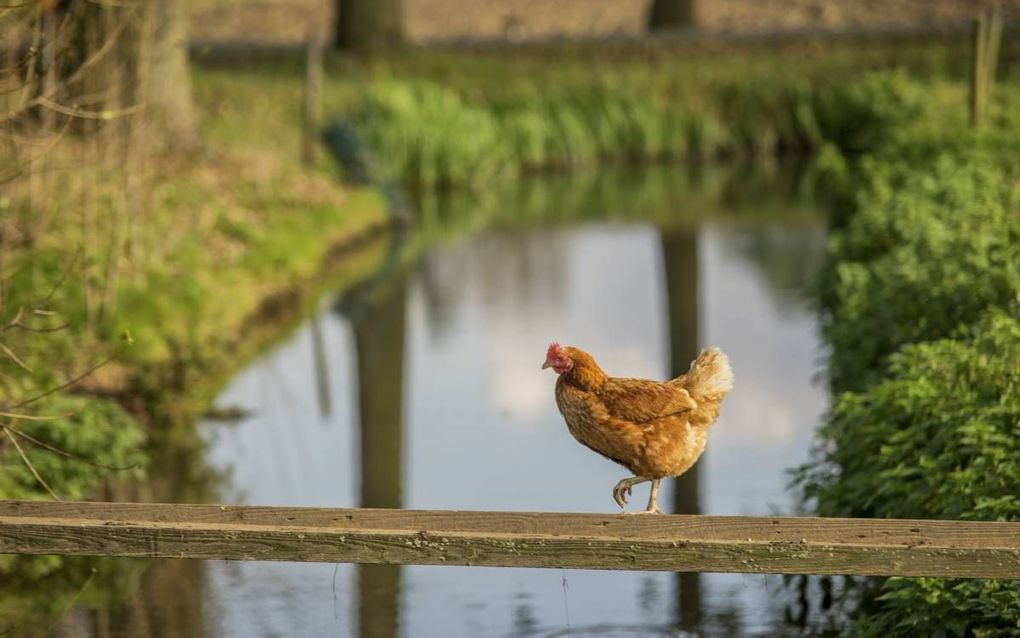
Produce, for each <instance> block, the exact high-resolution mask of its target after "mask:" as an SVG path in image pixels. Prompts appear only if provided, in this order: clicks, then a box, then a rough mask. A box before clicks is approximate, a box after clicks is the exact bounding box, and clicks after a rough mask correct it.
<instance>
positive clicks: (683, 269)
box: [662, 228, 704, 630]
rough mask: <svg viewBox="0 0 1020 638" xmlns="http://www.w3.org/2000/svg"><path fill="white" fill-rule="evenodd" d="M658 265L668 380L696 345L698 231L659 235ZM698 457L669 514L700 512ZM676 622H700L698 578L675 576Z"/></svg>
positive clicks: (691, 625)
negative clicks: (663, 292) (666, 335)
mask: <svg viewBox="0 0 1020 638" xmlns="http://www.w3.org/2000/svg"><path fill="white" fill-rule="evenodd" d="M662 263H663V273H664V279H665V288H666V303H667V315H668V318H669V319H668V323H669V376H670V377H678V376H680V375H681V374H684V373H685V372H687V369H688V368H689V367H690V363H691V361H693V360H694V358H695V357H697V355H698V352H699V351H700V347H701V344H700V342H699V336H698V310H699V305H698V272H699V268H698V231H697V229H696V228H680V229H671V230H664V231H662ZM703 466H704V463H703V461H702V460H701V459H699V460H698V462H697V463H695V464H694V466H693V467H691V469H689V470H688V471H687V472H686V473H684V474H683V475H681V476H679V477H677V478H676V479H675V480H674V481H673V513H674V514H701V495H700V490H699V485H698V483H699V477H700V476H701V472H702V467H703ZM676 585H677V592H678V599H677V618H676V624H677V626H678V627H680V628H681V629H688V630H694V629H697V628H698V627H699V625H700V624H701V576H700V574H698V573H697V572H686V573H681V574H677V582H676Z"/></svg>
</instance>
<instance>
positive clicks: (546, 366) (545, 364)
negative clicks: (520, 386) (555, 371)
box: [542, 360, 552, 370]
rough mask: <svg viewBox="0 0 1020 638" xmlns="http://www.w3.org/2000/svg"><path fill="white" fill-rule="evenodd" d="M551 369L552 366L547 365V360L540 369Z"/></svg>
mask: <svg viewBox="0 0 1020 638" xmlns="http://www.w3.org/2000/svg"><path fill="white" fill-rule="evenodd" d="M551 367H552V364H551V363H549V361H548V360H546V362H545V363H543V364H542V369H543V370H545V369H546V368H551Z"/></svg>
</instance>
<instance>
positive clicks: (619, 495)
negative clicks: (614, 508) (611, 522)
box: [613, 476, 649, 509]
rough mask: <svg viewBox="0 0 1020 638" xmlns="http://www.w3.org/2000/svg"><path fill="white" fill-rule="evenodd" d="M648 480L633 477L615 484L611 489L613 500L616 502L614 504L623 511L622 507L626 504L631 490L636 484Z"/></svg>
mask: <svg viewBox="0 0 1020 638" xmlns="http://www.w3.org/2000/svg"><path fill="white" fill-rule="evenodd" d="M648 480H649V479H646V478H641V477H639V476H634V477H632V478H625V479H623V480H622V481H620V482H619V483H617V484H616V487H614V488H613V499H614V500H616V504H617V505H619V506H620V508H621V509H623V506H624V505H626V504H627V497H628V496H630V494H631V488H633V487H634V486H635V485H637V484H638V483H644V482H646V481H648Z"/></svg>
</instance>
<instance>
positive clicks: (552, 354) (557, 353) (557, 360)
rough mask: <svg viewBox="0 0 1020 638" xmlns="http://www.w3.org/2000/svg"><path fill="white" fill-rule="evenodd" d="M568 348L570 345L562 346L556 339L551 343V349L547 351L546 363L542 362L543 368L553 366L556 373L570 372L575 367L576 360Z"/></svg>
mask: <svg viewBox="0 0 1020 638" xmlns="http://www.w3.org/2000/svg"><path fill="white" fill-rule="evenodd" d="M568 349H569V347H568V348H564V347H561V346H560V344H558V343H556V342H555V341H554V342H552V343H550V344H549V349H548V350H546V351H545V363H543V364H542V369H543V370H545V369H546V368H552V369H553V371H554V372H555V373H556V374H563V373H564V372H570V370H571V369H573V367H574V360H573V359H571V358H570V354H569V353H568V352H567V350H568Z"/></svg>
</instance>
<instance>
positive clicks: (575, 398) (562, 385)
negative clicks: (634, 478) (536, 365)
mask: <svg viewBox="0 0 1020 638" xmlns="http://www.w3.org/2000/svg"><path fill="white" fill-rule="evenodd" d="M556 405H557V407H559V409H560V413H561V414H562V415H563V420H564V421H565V422H566V424H567V430H569V431H570V434H571V435H572V436H573V437H574V438H575V439H577V441H578V442H579V443H581V444H582V445H584V446H586V447H588V448H589V449H591V450H593V451H595V452H598V453H599V454H601V455H602V456H604V457H606V458H608V459H609V460H611V461H615V462H616V463H619V464H620V465H623V466H624V467H626V468H628V469H630V470H631V471H632V472H635V473H637V470H636V469H635V468H636V467H638V466H640V465H641V457H642V452H643V448H644V435H643V433H642V431H641V428H640V427H639V426H637V425H635V424H633V423H627V422H624V421H621V420H619V419H615V418H613V417H612V416H611V415H610V414H609V412H608V411H607V410H606V407H605V405H603V404H602V402H601V401H600V400H599V398H598V397H597V396H596V395H595V394H594V393H591V392H588V391H586V390H584V389H583V388H579V387H577V386H575V385H572V384H571V383H569V381H567V380H566V379H565V378H564V377H560V379H559V380H558V381H557V382H556Z"/></svg>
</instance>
